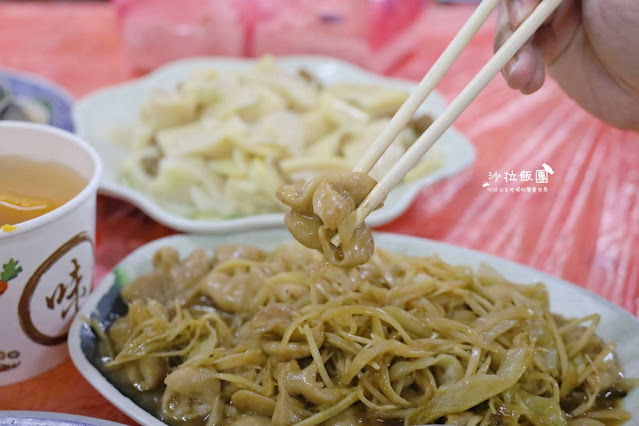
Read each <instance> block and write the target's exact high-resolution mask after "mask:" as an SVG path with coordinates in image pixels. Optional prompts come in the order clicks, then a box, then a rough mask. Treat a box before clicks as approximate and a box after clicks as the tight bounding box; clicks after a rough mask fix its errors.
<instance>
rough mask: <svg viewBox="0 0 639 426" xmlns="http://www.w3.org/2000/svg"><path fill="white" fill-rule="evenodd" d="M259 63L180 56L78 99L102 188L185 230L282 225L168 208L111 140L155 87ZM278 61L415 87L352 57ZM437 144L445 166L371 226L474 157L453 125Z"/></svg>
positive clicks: (398, 191)
mask: <svg viewBox="0 0 639 426" xmlns="http://www.w3.org/2000/svg"><path fill="white" fill-rule="evenodd" d="M254 62H255V60H254V59H241V58H222V57H205V58H191V59H185V60H180V61H176V62H172V63H170V64H167V65H164V66H162V67H160V68H158V69H157V70H155V71H154V72H152V73H151V74H149V75H147V76H145V77H143V78H140V79H137V80H133V81H130V82H126V83H122V84H118V85H115V86H111V87H107V88H105V89H101V90H98V91H96V92H93V93H91V94H89V95H87V96H85V97H84V98H82V99H81V100H79V101H78V102H76V104H75V105H74V108H73V111H72V114H73V120H74V124H75V127H76V132H77V133H78V134H79V135H80V136H81V137H82V138H83V139H85V140H86V141H88V142H89V143H90V144H92V145H93V146H94V148H95V149H96V151H97V152H98V154H99V155H100V158H101V159H102V161H103V163H104V173H103V175H102V180H101V182H100V192H101V193H102V194H105V195H109V196H113V197H116V198H120V199H123V200H126V201H128V202H130V203H132V204H134V205H136V206H137V207H139V208H140V209H141V210H143V211H144V212H145V213H147V214H148V215H149V216H151V217H152V218H153V219H155V220H157V221H158V222H160V223H162V224H164V225H166V226H169V227H171V228H173V229H176V230H179V231H182V232H192V233H227V232H237V231H246V230H254V229H260V228H268V227H276V226H282V223H283V214H281V213H272V214H262V215H254V216H245V217H239V218H232V219H220V220H204V219H191V218H188V217H184V216H180V215H178V214H175V213H173V212H171V211H169V210H167V209H166V208H165V207H163V206H162V205H161V204H159V203H157V202H156V201H155V200H154V199H153V198H152V197H151V196H149V195H148V194H145V193H144V192H142V191H139V190H137V189H135V188H132V187H130V186H128V185H127V184H126V183H125V182H123V179H122V178H121V174H120V164H121V162H122V160H123V158H124V156H125V155H126V149H125V148H124V147H122V146H118V145H117V144H115V143H114V142H113V141H112V140H111V138H112V137H113V132H114V131H116V129H118V128H120V129H121V128H123V127H125V126H126V125H127V124H131V123H132V122H133V121H134V120H135V118H136V117H137V116H138V112H139V106H140V105H141V103H142V102H143V101H144V100H146V99H148V98H149V95H150V93H151V91H152V90H153V89H154V88H172V87H175V85H176V84H177V83H178V82H180V81H182V80H184V78H186V76H187V75H188V72H189V71H190V70H192V69H193V68H198V67H212V68H216V69H223V70H234V69H244V68H247V67H249V66H251V64H253V63H254ZM277 64H278V66H280V67H281V68H282V69H284V70H287V71H290V72H294V71H296V70H299V69H309V70H311V71H312V72H313V74H314V75H316V76H317V77H318V78H319V79H320V80H321V81H322V82H324V83H327V84H331V83H338V82H343V83H362V84H367V83H373V84H379V85H383V86H391V87H399V88H405V89H407V90H411V89H413V88H414V87H415V86H416V84H415V83H414V82H412V81H407V80H401V79H396V78H389V77H383V76H380V75H378V74H374V73H372V72H369V71H366V70H363V69H361V68H359V67H357V66H355V65H353V64H350V63H348V62H345V61H342V60H338V59H334V58H329V57H323V56H312V55H311V56H281V57H278V58H277ZM444 108H445V102H444V100H443V99H442V97H441V96H440V95H439V94H438V93H436V92H434V93H433V94H431V96H429V98H428V99H427V100H426V102H425V103H424V105H423V106H422V108H420V110H419V112H420V113H429V114H431V115H434V116H437V115H438V114H440V113H441V112H442V111H443V110H444ZM437 144H438V145H439V146H441V149H442V150H443V151H444V152H445V155H446V160H445V163H444V166H443V167H441V168H440V169H438V170H436V171H434V172H433V173H431V174H429V175H427V176H424V177H423V178H420V179H416V180H414V181H411V182H407V183H403V184H401V185H399V186H398V187H397V188H395V189H394V190H393V191H392V192H391V194H390V195H389V197H388V199H387V202H386V203H385V206H384V207H382V208H381V209H379V210H377V211H375V212H373V214H371V216H370V217H369V219H368V221H367V222H368V223H369V225H370V226H379V225H383V224H385V223H388V222H390V221H392V220H394V219H395V218H397V217H398V216H400V215H401V214H402V213H403V212H404V211H406V209H407V208H408V207H409V206H410V204H411V203H412V201H413V200H414V199H415V197H416V195H417V193H418V192H419V191H420V190H421V189H422V188H424V187H426V186H428V185H432V184H433V183H435V182H437V181H439V180H442V179H445V178H447V177H450V176H453V175H455V174H458V173H461V172H462V171H463V170H465V169H467V168H468V167H470V166H471V164H472V163H473V161H474V159H475V149H474V147H473V145H472V144H471V143H470V141H469V140H468V139H466V138H465V137H464V136H463V135H462V134H461V133H459V132H458V131H457V130H455V129H454V128H451V129H449V130H448V131H447V132H446V133H445V134H444V135H443V136H442V138H441V139H440V140H439V141H438V143H437Z"/></svg>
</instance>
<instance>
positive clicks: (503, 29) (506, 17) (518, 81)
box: [495, 0, 545, 94]
mask: <svg viewBox="0 0 639 426" xmlns="http://www.w3.org/2000/svg"><path fill="white" fill-rule="evenodd" d="M540 1H541V0H502V1H501V2H500V4H499V18H498V20H497V31H496V34H495V50H498V49H499V48H500V47H501V46H502V45H503V44H504V43H505V42H506V40H508V39H509V38H510V37H511V36H512V34H513V33H514V31H515V30H516V29H517V28H518V27H519V25H521V23H522V22H524V21H525V20H526V18H528V16H530V14H531V13H532V11H533V10H535V8H536V7H537V6H538V4H539V3H540ZM502 73H503V75H504V78H505V79H506V82H507V83H508V85H509V86H510V87H511V88H513V89H516V90H521V91H522V93H525V94H528V93H533V92H535V91H537V90H538V89H539V88H540V87H541V86H542V85H543V83H544V79H545V68H544V62H543V57H542V54H541V52H540V50H539V49H538V48H537V47H536V45H534V44H533V42H532V41H528V42H527V43H526V44H524V46H523V47H522V48H521V49H520V50H519V52H517V54H516V55H515V56H514V57H513V58H512V59H511V60H510V61H509V62H508V63H507V64H506V66H505V67H504V69H503V70H502Z"/></svg>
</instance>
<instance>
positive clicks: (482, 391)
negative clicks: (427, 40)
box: [69, 230, 639, 426]
mask: <svg viewBox="0 0 639 426" xmlns="http://www.w3.org/2000/svg"><path fill="white" fill-rule="evenodd" d="M374 238H375V252H374V254H373V256H372V258H371V259H370V260H369V261H368V262H366V263H364V264H363V265H359V266H354V267H343V266H335V265H331V264H329V263H327V262H325V261H323V258H322V256H321V255H320V254H319V253H318V252H316V251H313V250H310V249H307V248H305V247H303V246H302V245H300V244H299V243H297V242H296V241H294V240H293V239H292V238H291V236H290V234H289V233H287V232H286V231H284V230H268V231H261V232H252V233H245V234H236V235H226V236H224V235H223V236H185V235H182V236H174V237H168V238H164V239H160V240H157V241H154V242H152V243H150V244H147V245H145V246H144V247H142V248H140V249H138V250H136V251H135V252H133V253H132V254H130V255H129V256H128V257H127V258H125V259H124V260H123V261H122V262H121V263H120V264H119V265H118V266H117V267H116V268H114V269H113V271H111V273H110V274H109V275H108V276H107V277H106V278H105V279H104V281H103V282H102V283H101V284H100V286H99V287H98V288H97V289H96V291H95V292H94V293H93V294H92V295H91V296H90V297H89V299H88V300H87V301H86V303H85V304H84V305H83V307H82V308H81V311H80V313H79V315H78V316H77V317H76V319H75V320H74V322H73V324H72V326H71V329H70V332H69V348H70V353H71V357H72V359H73V362H74V363H75V365H76V366H77V368H78V369H79V371H80V372H81V373H82V374H83V375H84V377H85V378H86V379H87V380H88V381H89V382H90V383H91V384H92V385H93V386H94V387H95V388H96V389H97V390H98V391H99V392H100V393H101V394H102V395H104V396H105V397H106V398H107V399H108V400H109V401H111V402H112V403H113V404H114V405H115V406H116V407H118V408H119V409H120V410H122V411H123V412H125V413H126V414H127V415H129V416H130V417H131V418H133V419H135V420H136V421H137V422H139V423H141V424H144V425H149V426H151V425H161V424H169V425H234V426H241V425H301V426H309V425H356V424H363V425H368V424H370V425H373V424H374V425H429V424H454V425H474V426H477V425H481V426H487V425H568V426H600V425H621V424H637V422H638V421H639V392H637V390H636V389H635V386H636V379H635V378H637V377H639V323H637V322H636V320H635V318H634V317H633V316H632V315H630V314H629V313H628V312H626V311H624V310H623V309H621V308H619V307H618V306H615V305H613V304H612V303H610V302H608V301H606V300H604V299H601V298H599V297H597V296H595V295H593V294H591V293H589V292H587V291H585V290H583V289H581V288H579V287H577V286H575V285H573V284H570V283H567V282H565V281H562V280H560V279H558V278H555V277H552V276H549V275H547V274H544V273H542V272H539V271H536V270H534V269H531V268H528V267H525V266H523V265H519V264H516V263H513V262H510V261H506V260H503V259H499V258H496V257H493V256H489V255H486V254H483V253H480V252H476V251H472V250H468V249H463V248H459V247H454V246H450V245H447V244H443V243H439V242H434V241H430V240H425V239H417V238H412V237H406V236H399V235H390V234H382V233H379V234H375V236H374Z"/></svg>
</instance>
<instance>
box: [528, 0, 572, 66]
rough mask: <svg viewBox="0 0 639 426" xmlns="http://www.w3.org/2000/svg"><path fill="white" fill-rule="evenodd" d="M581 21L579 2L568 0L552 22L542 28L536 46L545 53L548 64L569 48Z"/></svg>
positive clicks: (536, 36) (557, 11)
mask: <svg viewBox="0 0 639 426" xmlns="http://www.w3.org/2000/svg"><path fill="white" fill-rule="evenodd" d="M581 20H582V19H581V12H580V7H579V5H578V1H576V0H566V1H563V2H562V3H561V4H560V5H559V7H558V8H557V10H556V11H555V13H554V14H553V15H552V21H551V22H550V23H549V24H547V25H544V26H543V27H542V28H540V30H539V31H538V32H537V34H536V35H535V41H534V44H535V46H537V47H538V48H540V50H541V51H542V52H543V56H544V59H545V61H546V63H547V64H552V63H554V62H555V61H556V60H557V58H559V57H560V56H561V55H562V54H563V52H564V51H565V50H566V49H567V48H568V46H569V45H570V43H571V42H572V39H573V36H574V34H575V32H576V31H577V30H578V29H579V26H580V25H581V24H582V23H581Z"/></svg>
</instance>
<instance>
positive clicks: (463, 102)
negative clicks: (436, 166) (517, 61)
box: [331, 0, 562, 246]
mask: <svg viewBox="0 0 639 426" xmlns="http://www.w3.org/2000/svg"><path fill="white" fill-rule="evenodd" d="M561 1H562V0H543V1H542V2H541V3H540V4H539V6H537V8H536V9H535V10H534V11H533V12H532V14H531V15H530V16H529V17H528V18H527V19H526V20H525V21H524V22H523V23H522V24H521V25H520V26H519V28H517V30H516V31H515V32H514V33H513V35H512V36H511V37H510V38H509V39H508V40H507V41H506V42H505V43H504V45H503V46H502V47H501V48H500V49H499V50H498V51H497V52H496V53H495V54H494V55H493V57H492V58H491V59H490V60H489V61H488V62H487V63H486V65H485V66H484V67H483V68H482V69H481V71H479V73H477V75H476V76H475V77H474V78H473V79H472V80H471V82H470V83H469V84H468V85H467V86H466V87H465V88H464V90H462V91H461V93H460V94H459V95H458V96H457V98H455V100H454V101H453V102H452V103H451V104H450V105H449V106H448V107H447V108H446V109H445V110H444V112H443V113H442V114H441V115H440V116H439V117H437V119H436V120H435V121H434V122H433V123H432V124H431V125H430V127H429V128H428V129H427V130H426V131H425V132H424V133H423V134H422V135H421V136H420V137H419V138H418V139H417V140H416V141H415V143H414V144H413V145H412V146H411V147H410V148H409V149H408V150H407V151H406V152H405V153H404V155H403V156H402V157H401V158H400V159H399V161H397V163H395V164H394V165H393V167H392V168H391V169H390V170H389V171H388V173H386V175H384V177H382V179H381V180H380V181H379V182H378V183H377V185H375V187H374V188H373V190H372V191H371V192H370V193H369V194H368V196H367V197H366V198H365V199H364V201H363V202H362V203H361V204H360V205H359V206H358V207H357V210H356V211H355V215H356V224H357V225H359V224H361V223H362V222H364V220H365V219H366V217H367V216H368V215H369V214H370V213H371V212H372V211H373V210H374V209H375V208H377V206H379V205H380V204H381V203H382V202H383V201H384V199H386V196H387V195H388V193H389V192H390V191H391V190H392V189H393V188H394V187H395V186H396V185H397V184H398V183H400V182H401V180H402V179H403V178H404V176H406V174H407V173H408V172H409V171H410V169H412V168H413V167H414V166H415V164H417V162H418V161H419V160H420V159H421V158H422V157H423V156H424V154H426V152H427V151H428V150H429V149H430V148H431V147H432V146H433V145H434V144H435V142H437V140H438V139H439V138H440V137H441V136H442V135H443V134H444V132H445V131H446V130H447V129H448V128H449V127H450V126H451V125H452V124H453V122H454V121H455V120H456V119H457V118H458V117H459V116H460V115H461V113H462V112H464V110H465V109H466V108H468V105H470V103H471V102H472V101H473V100H475V98H476V97H477V96H478V95H479V93H481V91H482V90H484V88H485V87H486V86H487V85H488V83H489V82H490V81H491V80H492V79H493V78H494V77H495V76H496V75H497V74H498V73H499V71H500V70H501V69H502V68H503V67H504V66H506V64H507V63H508V61H510V59H512V58H513V57H514V56H515V54H516V53H517V52H518V51H519V49H521V47H522V46H523V45H524V44H525V43H526V41H528V40H529V39H530V38H531V37H532V36H533V34H534V33H535V32H536V31H537V30H538V29H539V27H541V26H542V25H543V23H544V22H545V21H546V20H547V19H548V18H549V17H550V15H551V14H552V13H553V12H554V11H555V9H556V8H557V7H558V6H559V4H560V3H561ZM498 3H499V0H483V1H482V2H481V3H480V4H479V6H478V7H477V9H476V10H475V12H474V13H473V14H472V16H471V17H470V19H469V20H468V21H467V22H466V23H465V24H464V26H463V27H462V29H461V30H460V31H459V33H457V35H456V36H455V38H454V39H453V41H452V42H451V43H450V44H449V45H448V47H447V48H446V50H444V53H442V55H441V56H440V57H439V59H437V61H436V62H435V64H434V65H433V67H432V68H431V69H430V70H429V71H428V73H427V74H426V76H425V77H424V78H423V79H422V81H421V82H420V83H419V84H418V86H417V88H416V89H415V90H414V91H413V92H412V93H411V95H410V96H409V97H408V99H407V100H406V101H405V102H404V104H403V105H402V106H401V107H400V108H399V110H397V112H396V113H395V115H394V116H393V118H392V119H391V121H390V122H389V123H388V125H387V126H386V127H385V128H384V130H383V131H382V132H381V133H380V135H379V136H378V137H377V139H376V140H375V142H373V144H372V145H371V146H370V147H369V148H368V149H367V150H366V152H365V153H364V156H363V157H362V158H361V159H360V161H359V162H358V164H357V165H356V166H355V171H356V172H362V173H368V172H369V171H370V170H371V168H372V167H373V166H374V165H375V163H377V161H378V160H379V159H380V157H381V156H382V155H383V154H384V152H385V151H386V149H388V147H389V146H390V145H391V143H393V141H394V140H395V138H396V137H397V135H398V134H399V132H400V131H401V130H402V129H403V128H404V127H406V125H407V124H408V122H409V121H410V119H411V118H412V117H413V116H414V114H415V112H416V111H417V109H418V108H419V106H420V105H421V104H422V103H423V102H424V101H425V100H426V98H427V97H428V95H429V94H430V93H431V92H432V91H433V89H434V88H435V86H436V85H437V83H439V81H440V80H441V79H442V77H443V76H444V74H446V72H447V71H448V69H449V68H450V67H451V65H452V64H453V62H455V60H456V59H457V58H458V57H459V55H460V54H461V52H462V51H463V50H464V49H465V48H466V46H468V44H469V43H470V41H471V40H472V38H473V37H474V36H475V34H477V31H479V28H481V26H482V25H483V24H484V22H485V21H486V20H487V19H488V17H489V16H490V14H491V13H492V12H493V10H494V9H495V8H496V7H497V4H498ZM331 242H332V243H333V244H334V245H336V246H338V245H339V244H340V239H339V234H338V235H336V236H335V237H334V238H333V239H332V240H331Z"/></svg>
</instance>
